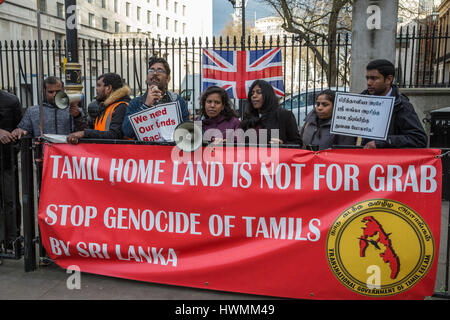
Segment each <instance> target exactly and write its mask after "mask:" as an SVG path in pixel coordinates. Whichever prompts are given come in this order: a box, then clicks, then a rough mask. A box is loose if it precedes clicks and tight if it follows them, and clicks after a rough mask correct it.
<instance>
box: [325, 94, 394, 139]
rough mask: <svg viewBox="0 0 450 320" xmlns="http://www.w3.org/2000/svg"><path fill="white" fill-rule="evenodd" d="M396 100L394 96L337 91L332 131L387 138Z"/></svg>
mask: <svg viewBox="0 0 450 320" xmlns="http://www.w3.org/2000/svg"><path fill="white" fill-rule="evenodd" d="M394 101H395V98H394V97H382V96H367V95H361V94H353V93H344V92H337V93H336V99H335V103H334V108H333V117H332V120H331V129H330V132H331V133H332V134H340V135H344V136H353V137H363V138H369V139H375V140H386V139H387V136H388V132H389V125H390V123H391V118H392V111H393V109H394Z"/></svg>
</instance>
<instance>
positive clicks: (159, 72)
mask: <svg viewBox="0 0 450 320" xmlns="http://www.w3.org/2000/svg"><path fill="white" fill-rule="evenodd" d="M155 73H156V74H163V73H166V70H164V69H161V68H158V69H148V74H155Z"/></svg>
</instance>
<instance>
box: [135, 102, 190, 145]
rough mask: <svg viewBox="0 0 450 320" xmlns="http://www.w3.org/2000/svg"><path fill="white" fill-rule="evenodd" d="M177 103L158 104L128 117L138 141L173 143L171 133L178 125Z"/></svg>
mask: <svg viewBox="0 0 450 320" xmlns="http://www.w3.org/2000/svg"><path fill="white" fill-rule="evenodd" d="M178 110H179V107H178V101H174V102H169V103H164V104H159V105H157V106H155V107H152V108H149V109H145V110H143V111H140V112H138V113H135V114H132V115H130V116H128V118H129V119H130V123H131V125H132V127H133V130H134V133H135V135H136V137H137V138H138V140H139V141H149V142H158V141H159V142H161V141H173V132H174V130H175V128H176V127H177V126H178V125H179V124H180V122H181V121H180V119H181V117H180V115H179V112H178Z"/></svg>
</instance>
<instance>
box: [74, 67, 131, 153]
mask: <svg viewBox="0 0 450 320" xmlns="http://www.w3.org/2000/svg"><path fill="white" fill-rule="evenodd" d="M96 91H97V97H96V100H97V101H98V102H99V110H98V115H97V116H96V117H95V119H94V121H93V126H94V128H93V129H84V130H83V131H77V132H74V133H71V134H70V135H69V136H68V137H67V142H69V143H72V144H77V143H78V141H79V140H80V139H81V138H91V139H122V137H123V132H122V122H123V118H124V117H125V113H126V110H127V107H128V103H129V102H130V93H131V89H130V87H128V86H127V85H125V84H124V83H123V81H122V77H121V76H119V75H118V74H115V73H105V74H103V75H101V76H100V77H98V79H97V87H96Z"/></svg>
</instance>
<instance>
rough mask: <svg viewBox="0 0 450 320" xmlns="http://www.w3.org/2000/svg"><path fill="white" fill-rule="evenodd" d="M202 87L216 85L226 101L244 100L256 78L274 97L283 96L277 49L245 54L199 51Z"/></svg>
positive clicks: (240, 52)
mask: <svg viewBox="0 0 450 320" xmlns="http://www.w3.org/2000/svg"><path fill="white" fill-rule="evenodd" d="M202 68H203V87H202V90H205V89H206V88H208V87H209V86H219V87H222V88H223V89H225V90H226V91H227V92H228V94H229V96H230V98H237V99H246V98H247V92H248V90H249V88H250V86H251V84H252V83H253V81H255V80H257V79H262V80H265V81H267V82H269V83H270V84H271V85H272V87H273V89H274V91H275V93H276V95H277V96H279V97H284V84H283V69H282V65H281V48H275V49H266V50H248V51H224V50H212V49H203V54H202Z"/></svg>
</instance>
